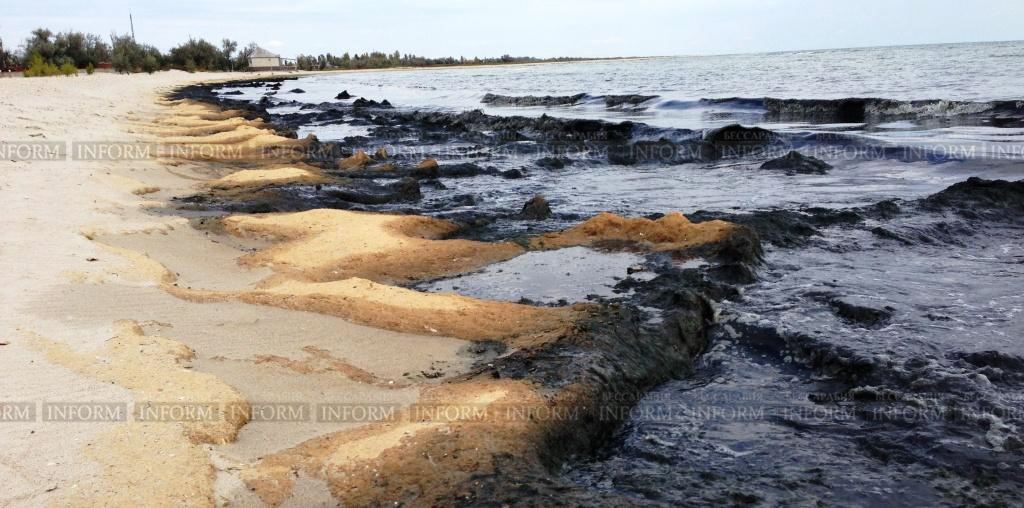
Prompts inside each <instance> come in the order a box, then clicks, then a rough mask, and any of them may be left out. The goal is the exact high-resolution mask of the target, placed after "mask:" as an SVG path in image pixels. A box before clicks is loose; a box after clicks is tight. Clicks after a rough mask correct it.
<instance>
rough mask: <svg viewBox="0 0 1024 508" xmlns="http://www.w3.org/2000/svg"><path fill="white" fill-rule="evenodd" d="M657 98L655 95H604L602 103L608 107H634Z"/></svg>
mask: <svg viewBox="0 0 1024 508" xmlns="http://www.w3.org/2000/svg"><path fill="white" fill-rule="evenodd" d="M657 98H658V96H657V95H606V96H604V105H605V106H607V107H609V108H616V107H622V106H632V107H636V106H639V105H641V104H643V103H645V102H647V101H650V100H654V99H657Z"/></svg>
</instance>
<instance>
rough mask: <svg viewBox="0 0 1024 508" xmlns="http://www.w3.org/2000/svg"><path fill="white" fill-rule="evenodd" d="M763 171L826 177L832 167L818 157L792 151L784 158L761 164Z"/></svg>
mask: <svg viewBox="0 0 1024 508" xmlns="http://www.w3.org/2000/svg"><path fill="white" fill-rule="evenodd" d="M761 169H767V170H777V171H785V172H786V174H790V175H793V174H800V175H824V174H825V173H828V171H829V170H830V169H832V166H830V165H829V164H828V163H827V162H825V161H823V160H821V159H819V158H817V157H812V156H810V155H804V154H802V153H800V152H798V151H796V150H791V151H790V152H789V153H787V154H786V155H783V156H782V157H779V158H777V159H772V160H770V161H768V162H765V163H764V164H761Z"/></svg>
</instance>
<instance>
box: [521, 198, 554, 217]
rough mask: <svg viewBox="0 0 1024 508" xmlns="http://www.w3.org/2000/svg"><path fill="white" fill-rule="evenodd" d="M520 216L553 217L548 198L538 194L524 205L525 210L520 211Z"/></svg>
mask: <svg viewBox="0 0 1024 508" xmlns="http://www.w3.org/2000/svg"><path fill="white" fill-rule="evenodd" d="M519 217H520V218H522V219H529V220H544V219H547V218H548V217H551V206H550V205H548V200H547V199H545V198H544V196H542V195H540V194H537V195H536V196H533V197H532V198H530V200H529V201H527V202H526V204H525V205H523V210H522V211H521V212H519Z"/></svg>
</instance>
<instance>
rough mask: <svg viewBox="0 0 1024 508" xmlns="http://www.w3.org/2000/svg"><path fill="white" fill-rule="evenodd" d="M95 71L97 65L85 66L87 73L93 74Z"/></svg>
mask: <svg viewBox="0 0 1024 508" xmlns="http://www.w3.org/2000/svg"><path fill="white" fill-rule="evenodd" d="M93 72H96V67H93V65H92V64H89V65H86V66H85V73H86V74H88V75H90V76H91V75H92V73H93Z"/></svg>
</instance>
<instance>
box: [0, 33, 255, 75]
mask: <svg viewBox="0 0 1024 508" xmlns="http://www.w3.org/2000/svg"><path fill="white" fill-rule="evenodd" d="M255 49H256V44H255V43H250V44H249V45H247V46H245V47H243V48H241V49H239V48H238V42H236V41H233V40H230V39H223V40H222V41H221V43H220V45H219V46H218V45H214V44H213V43H210V42H208V41H206V40H205V39H201V38H200V39H195V38H189V40H187V41H185V42H183V43H181V44H179V45H177V46H175V47H173V48H171V50H170V51H168V52H166V53H164V52H161V51H160V50H159V49H158V48H156V47H155V46H152V45H150V44H141V43H139V42H137V41H136V40H135V38H134V37H132V36H131V35H127V34H123V35H121V34H117V33H113V34H111V35H110V38H109V42H108V40H107V39H104V38H103V37H100V36H99V35H96V34H86V33H82V32H76V31H67V32H60V33H56V34H55V33H54V32H53V31H51V30H49V29H46V28H37V29H35V30H33V31H32V33H31V35H29V37H28V38H27V39H25V42H24V43H23V44H22V46H21V49H20V51H19V52H15V51H12V50H10V49H8V48H6V47H5V46H4V44H3V41H2V40H0V70H13V69H17V68H22V69H24V70H25V72H26V75H48V74H51V72H48V71H46V70H45V69H57V68H69V67H70V68H74V69H86V70H87V71H88V72H90V73H91V72H92V70H93V69H94V68H96V67H99V66H100V64H107V63H109V64H110V65H111V67H113V68H114V70H116V71H117V72H122V73H132V72H148V73H153V72H156V71H159V70H165V69H181V70H186V71H189V72H195V71H232V70H246V69H247V68H248V67H249V55H251V54H252V52H253V51H254V50H255Z"/></svg>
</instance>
